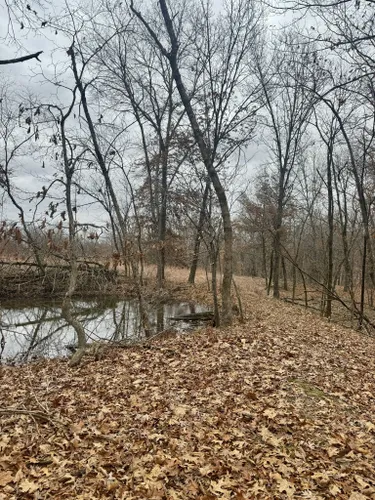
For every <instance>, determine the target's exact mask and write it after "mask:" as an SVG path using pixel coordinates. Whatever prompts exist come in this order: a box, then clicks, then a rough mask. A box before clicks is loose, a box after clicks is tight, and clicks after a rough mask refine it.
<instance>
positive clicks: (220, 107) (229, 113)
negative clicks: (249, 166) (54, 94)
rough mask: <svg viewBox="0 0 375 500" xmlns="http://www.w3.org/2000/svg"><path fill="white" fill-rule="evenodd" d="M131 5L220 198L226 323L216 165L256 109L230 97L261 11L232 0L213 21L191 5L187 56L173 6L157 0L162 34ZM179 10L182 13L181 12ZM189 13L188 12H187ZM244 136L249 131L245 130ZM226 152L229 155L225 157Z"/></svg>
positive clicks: (227, 259) (228, 268) (226, 307)
mask: <svg viewBox="0 0 375 500" xmlns="http://www.w3.org/2000/svg"><path fill="white" fill-rule="evenodd" d="M130 7H131V10H132V12H133V13H134V14H135V15H136V16H137V18H138V19H139V21H140V22H141V23H142V24H143V26H144V27H145V28H146V30H147V32H148V34H149V36H150V37H151V38H152V40H153V41H154V43H155V44H156V46H157V47H158V49H159V50H160V52H161V53H162V54H163V56H164V57H165V58H166V59H167V60H168V62H169V64H170V66H171V69H172V75H173V78H174V81H175V84H176V86H177V89H178V92H179V95H180V99H181V102H182V104H183V106H184V108H185V111H186V114H187V117H188V119H189V123H190V126H191V129H192V133H193V136H194V139H195V141H196V143H197V145H198V148H199V151H200V154H201V158H202V162H203V163H204V165H205V167H206V170H207V174H208V176H209V178H210V181H211V182H212V186H213V187H214V189H215V192H216V195H217V198H218V201H219V205H220V209H221V216H222V221H223V231H224V254H225V255H224V265H223V283H222V319H221V323H222V324H223V325H228V324H230V323H231V321H232V304H231V283H232V261H233V254H232V243H233V235H232V223H231V216H230V209H229V204H228V200H227V195H226V192H225V188H224V186H223V183H222V180H221V179H220V176H219V171H218V167H219V166H220V164H222V162H223V160H222V159H219V165H218V164H217V163H218V155H219V146H220V145H221V143H222V142H223V141H224V140H225V139H227V140H230V136H231V134H232V133H233V132H234V130H235V128H236V127H238V129H239V128H240V126H241V125H243V126H245V123H246V124H247V125H248V118H249V115H250V116H251V115H252V113H253V112H254V108H253V107H252V106H251V105H252V104H253V95H251V97H249V95H248V96H246V97H245V99H241V102H240V104H238V105H237V106H235V105H234V97H235V95H236V93H238V94H239V95H240V92H241V86H242V85H243V83H244V74H245V71H247V69H245V67H246V65H245V62H246V57H247V56H248V53H249V51H251V50H252V48H253V44H254V43H255V38H256V34H257V29H258V28H257V26H258V21H259V13H258V11H257V9H256V8H255V5H254V4H252V3H250V2H248V1H234V0H233V1H231V2H230V4H229V5H228V9H227V10H225V11H224V12H223V15H222V17H221V18H220V19H219V20H218V21H217V22H216V23H215V22H214V21H213V20H212V18H211V12H210V6H209V5H208V6H203V5H200V6H195V7H196V8H197V12H198V15H195V16H194V17H193V18H194V22H195V26H194V27H193V32H192V34H191V37H192V38H193V40H195V52H193V51H191V52H192V54H190V53H189V51H188V50H187V49H186V55H185V50H184V47H185V44H186V41H185V40H184V39H183V32H184V30H183V29H182V28H183V26H186V19H185V18H184V15H175V14H174V12H173V13H172V15H171V13H170V11H171V8H170V7H168V5H167V2H166V1H165V0H160V1H159V7H160V13H161V16H162V19H163V21H164V28H165V33H157V32H156V31H155V30H154V28H153V25H152V24H151V23H150V22H149V21H148V20H147V19H146V17H144V15H143V13H142V12H140V11H139V10H138V9H137V8H136V6H135V4H134V2H133V1H132V2H131V4H130ZM182 12H184V11H183V10H182ZM189 12H190V13H191V12H192V11H191V10H189ZM198 16H199V17H198ZM190 22H191V21H190ZM197 23H198V24H197ZM165 35H166V36H167V39H168V44H169V47H168V48H167V46H166V45H165ZM197 42H199V46H200V50H199V51H198V50H197V48H198V43H197ZM187 64H188V65H189V66H187ZM188 67H190V68H193V70H194V73H195V72H196V70H197V69H198V70H199V68H201V69H200V71H201V73H202V77H201V78H202V89H203V90H202V94H203V96H204V97H206V99H203V109H202V107H201V106H200V103H199V102H197V100H196V99H194V97H195V96H194V94H192V93H191V91H190V89H189V88H188V86H187V85H188V82H189V76H188V74H189V73H188V71H187V68H188ZM214 73H215V75H214ZM247 74H248V73H247ZM215 76H216V77H218V78H215ZM201 113H202V115H201ZM205 113H206V116H208V121H209V125H208V124H207V120H206V121H205V120H203V122H202V121H201V116H202V117H204V116H205ZM211 120H212V122H211ZM213 124H214V126H213V127H212V125H213ZM207 125H208V126H207ZM212 132H213V135H212ZM248 139H249V135H248V134H247V140H248ZM236 149H237V148H235V150H236ZM230 156H231V155H228V156H227V158H226V159H228V158H230Z"/></svg>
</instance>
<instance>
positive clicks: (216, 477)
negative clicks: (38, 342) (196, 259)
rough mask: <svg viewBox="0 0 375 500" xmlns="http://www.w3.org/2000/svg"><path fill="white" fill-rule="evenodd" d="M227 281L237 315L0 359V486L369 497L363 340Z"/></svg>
mask: <svg viewBox="0 0 375 500" xmlns="http://www.w3.org/2000/svg"><path fill="white" fill-rule="evenodd" d="M175 279H176V277H175ZM237 281H238V285H239V287H240V289H241V294H242V299H243V302H244V306H245V310H246V318H247V321H246V323H245V324H242V325H240V324H238V325H235V326H233V327H231V328H229V329H224V330H215V329H213V328H210V327H209V328H206V329H202V330H200V331H197V332H196V333H193V334H189V335H180V336H177V337H170V338H162V339H159V340H158V341H154V342H153V343H150V344H148V345H142V346H135V347H131V348H129V349H117V350H115V349H114V350H109V351H108V352H106V354H105V355H104V357H103V359H101V360H99V361H94V360H93V359H90V357H87V358H84V361H83V363H82V364H81V365H80V366H79V367H78V368H75V369H71V368H69V367H68V366H67V363H66V361H64V360H46V361H40V362H36V363H32V364H29V365H25V366H21V367H9V366H3V367H0V370H1V371H0V378H1V397H0V400H1V405H0V422H1V435H0V499H1V500H5V499H6V500H8V499H24V498H25V499H49V498H56V499H78V500H79V499H92V500H95V499H105V498H113V499H129V500H130V499H148V498H151V499H155V500H156V499H165V500H174V499H202V500H214V499H237V500H244V499H265V500H266V499H287V498H295V499H299V498H301V499H302V498H303V499H327V498H339V499H345V500H347V499H349V500H362V499H363V500H365V499H368V498H372V499H375V412H374V410H375V340H374V339H372V338H369V337H366V336H364V335H362V334H360V333H358V332H355V331H353V330H349V329H344V328H341V327H339V326H337V325H334V324H330V323H327V322H326V321H324V320H322V319H320V318H319V317H317V316H315V315H313V314H309V313H307V312H305V311H303V310H302V309H299V308H296V307H293V306H291V305H287V304H283V303H280V302H277V301H274V300H272V299H269V298H266V297H265V296H264V292H263V291H262V289H261V284H260V282H259V281H256V280H252V279H250V278H238V279H237ZM203 290H204V285H203V283H201V284H200V285H198V286H196V287H195V288H194V287H191V288H190V289H189V290H188V291H189V293H190V294H191V296H192V297H193V296H194V294H195V293H196V294H197V295H198V296H199V299H200V300H202V296H203V295H204V292H203ZM207 300H208V298H207ZM16 410H17V411H16Z"/></svg>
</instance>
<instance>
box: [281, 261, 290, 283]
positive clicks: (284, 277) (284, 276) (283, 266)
mask: <svg viewBox="0 0 375 500" xmlns="http://www.w3.org/2000/svg"><path fill="white" fill-rule="evenodd" d="M281 266H282V269H283V279H284V290H285V291H288V275H287V272H286V265H285V259H284V257H283V256H281Z"/></svg>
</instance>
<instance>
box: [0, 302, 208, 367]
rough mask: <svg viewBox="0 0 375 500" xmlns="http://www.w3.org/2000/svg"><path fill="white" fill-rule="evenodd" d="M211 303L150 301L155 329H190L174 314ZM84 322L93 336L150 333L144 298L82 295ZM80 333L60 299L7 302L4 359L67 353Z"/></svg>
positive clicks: (1, 335) (0, 349)
mask: <svg viewBox="0 0 375 500" xmlns="http://www.w3.org/2000/svg"><path fill="white" fill-rule="evenodd" d="M204 311H207V308H206V307H204V306H200V305H197V304H191V303H187V302H173V303H165V304H158V305H151V304H149V305H148V306H147V313H148V316H149V322H150V325H151V327H152V333H156V332H161V331H164V330H165V329H168V328H173V329H176V328H177V329H178V330H179V331H181V330H182V331H184V330H188V329H189V328H191V324H189V323H184V322H179V323H178V324H176V323H175V322H173V321H171V319H170V318H172V317H174V316H179V315H185V314H190V313H192V312H204ZM73 314H74V315H75V316H76V317H77V318H78V319H79V321H80V322H81V323H82V325H83V327H84V329H85V332H86V335H87V341H88V342H95V341H103V340H112V341H137V340H141V339H142V338H143V337H144V333H143V332H142V330H141V326H140V325H141V319H140V311H139V305H138V302H137V301H136V300H134V299H132V300H119V299H114V298H110V299H105V300H103V299H100V300H94V301H93V300H90V301H85V300H76V301H75V303H74V313H73ZM75 342H76V335H75V332H74V330H73V328H72V327H71V326H69V325H68V324H67V323H66V321H65V320H64V318H63V317H62V314H61V303H58V302H45V301H44V302H40V301H39V302H35V301H34V302H22V303H20V302H12V303H8V304H3V305H2V311H1V332H0V354H1V360H2V361H3V362H17V363H20V362H26V361H29V360H32V359H35V358H39V357H49V358H52V357H60V356H65V355H67V346H68V345H74V344H75Z"/></svg>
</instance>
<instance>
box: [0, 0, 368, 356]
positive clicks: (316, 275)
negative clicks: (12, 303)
mask: <svg viewBox="0 0 375 500" xmlns="http://www.w3.org/2000/svg"><path fill="white" fill-rule="evenodd" d="M3 13H4V16H5V17H6V21H5V22H4V23H3V26H2V29H3V38H2V41H1V43H2V47H3V48H4V49H5V48H6V49H7V52H6V53H7V54H8V53H13V54H14V57H8V56H7V57H6V58H2V60H1V61H0V63H1V67H2V68H6V69H7V71H6V72H5V71H4V72H3V74H1V72H0V94H1V95H0V144H1V146H0V169H1V170H0V182H1V200H2V227H1V229H0V236H1V240H0V245H1V246H0V249H1V265H2V271H1V272H2V276H1V280H2V286H3V290H2V296H6V295H7V294H9V293H10V292H9V289H8V288H7V287H10V283H11V281H12V280H15V279H16V276H14V275H15V274H16V273H19V271H20V269H21V268H22V269H23V272H24V271H25V269H29V271H30V270H31V271H32V273H33V275H34V276H39V277H40V279H41V282H43V283H44V284H45V283H47V282H48V279H51V276H52V275H53V276H54V279H56V272H57V271H56V270H57V269H58V270H59V272H60V271H61V270H62V269H63V270H65V271H67V272H65V274H64V276H65V278H64V280H62V279H61V280H60V281H61V283H63V286H64V289H63V291H62V290H59V293H63V295H64V306H63V314H64V316H65V318H66V320H67V321H68V322H69V323H70V324H71V325H72V326H73V327H74V329H75V331H76V332H77V334H78V338H79V344H80V345H82V346H83V345H84V344H85V333H84V330H83V329H82V327H81V325H80V324H79V322H77V321H76V320H75V318H74V315H73V314H72V307H73V306H72V302H71V299H72V297H73V295H74V294H75V293H76V292H77V287H79V282H80V280H81V278H82V276H81V274H82V272H83V271H84V270H85V271H87V269H90V270H91V272H92V273H94V274H95V273H96V274H95V275H96V276H98V275H99V274H100V273H101V274H100V276H102V278H101V279H103V280H105V279H106V277H107V278H108V279H112V278H113V275H114V274H116V273H118V271H119V270H121V273H120V274H121V275H122V276H124V277H125V278H126V279H131V281H132V283H133V284H134V290H135V294H136V295H137V298H138V299H139V302H140V307H141V310H142V301H143V291H142V290H143V286H144V269H145V266H150V265H155V266H156V269H157V285H158V287H159V288H163V286H164V283H165V268H166V266H177V267H186V268H189V270H190V273H189V282H190V283H194V280H195V273H196V270H197V268H198V267H202V268H205V269H206V270H207V273H208V274H207V275H208V276H209V279H210V287H211V290H212V292H213V296H214V306H215V311H214V313H215V322H216V324H217V325H223V326H225V325H229V324H231V322H232V315H233V301H234V299H233V297H234V296H235V293H234V287H235V283H233V276H234V275H251V276H255V277H259V278H262V279H263V280H264V286H265V287H266V288H267V290H268V293H270V294H272V295H273V297H275V298H284V299H285V300H288V301H291V302H293V303H297V304H301V305H304V306H306V307H316V308H317V309H318V310H319V311H320V313H321V314H322V315H323V316H326V317H327V318H331V316H332V315H333V314H334V310H335V308H339V307H340V308H342V309H344V310H346V311H347V312H348V313H350V315H351V316H352V318H353V319H354V321H355V322H356V323H357V324H358V326H365V327H366V328H371V327H372V326H373V321H374V320H373V319H371V310H372V308H373V305H374V304H373V300H374V297H373V296H374V291H375V248H374V235H375V220H374V201H375V198H374V183H375V156H374V154H375V148H374V146H375V144H374V138H375V87H374V78H373V75H374V70H375V26H374V22H375V21H374V19H375V16H374V14H375V3H374V2H373V1H370V0H367V1H358V0H341V1H340V0H338V1H328V0H327V1H326V0H322V1H320V2H315V1H314V0H311V1H310V0H306V1H305V0H301V1H298V0H296V1H294V0H285V1H284V2H282V3H279V2H274V5H273V4H272V2H262V1H258V0H227V1H223V2H210V1H209V0H207V1H205V0H202V1H200V0H198V1H195V0H178V1H177V2H168V1H166V0H159V1H158V2H144V1H143V2H141V1H138V0H131V1H130V2H117V1H113V2H111V1H104V0H92V1H90V2H75V1H74V0H65V1H61V3H60V4H56V5H55V3H54V5H53V6H52V5H51V4H49V3H48V2H47V3H43V4H42V3H36V4H35V5H32V4H25V5H23V4H21V3H19V2H18V0H16V1H9V2H6V3H5V4H4V6H3ZM5 17H4V18H5ZM35 36H37V37H39V39H40V38H41V39H45V44H46V50H44V51H36V52H33V51H31V50H29V48H28V40H29V39H32V37H35ZM30 62H32V63H33V66H32V70H31V73H30V81H28V80H27V79H25V78H22V79H20V77H19V74H20V73H17V74H15V76H13V75H12V71H10V69H12V68H15V67H17V68H19V67H20V66H22V68H23V72H22V70H21V73H27V68H28V65H29V64H30ZM25 178H26V181H25ZM31 271H30V272H31ZM12 273H13V274H12ZM97 282H98V280H97ZM101 283H102V282H101ZM18 290H19V289H18ZM219 291H220V293H219ZM12 293H13V292H12ZM14 293H16V292H14ZM36 293H37V291H36ZM218 296H219V297H221V299H220V302H219V301H218ZM143 326H144V328H145V329H147V318H146V315H144V325H143Z"/></svg>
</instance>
